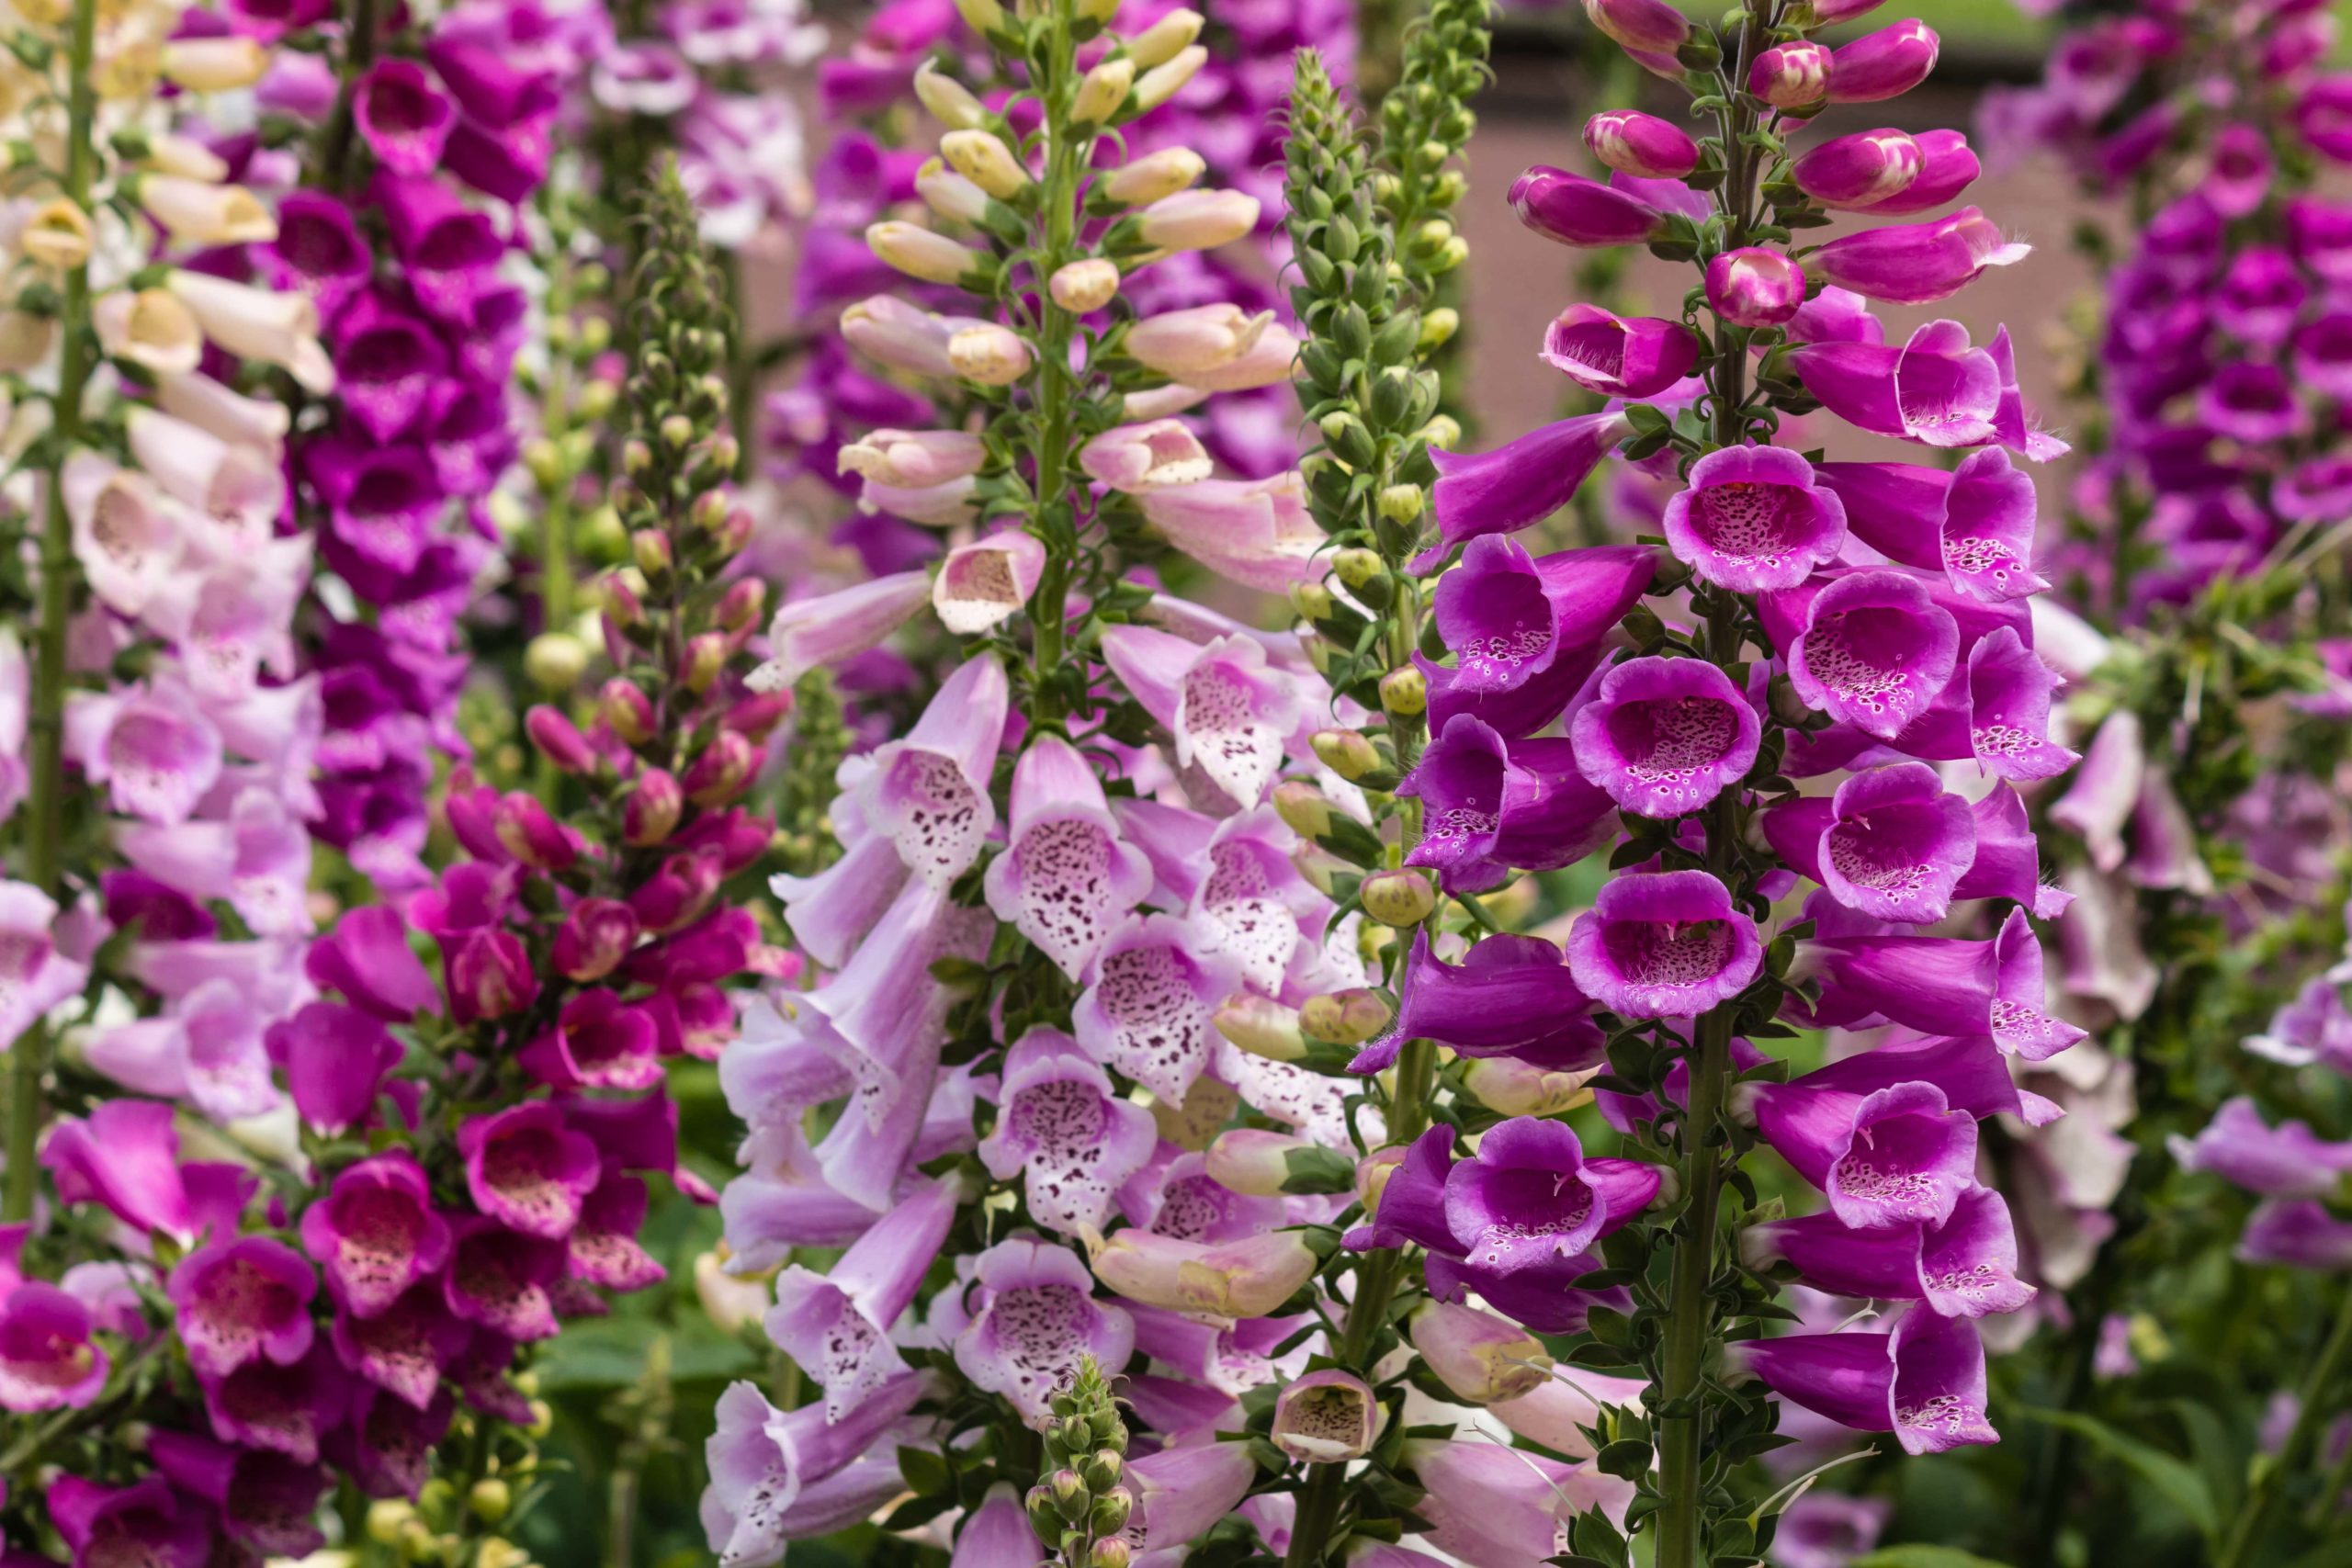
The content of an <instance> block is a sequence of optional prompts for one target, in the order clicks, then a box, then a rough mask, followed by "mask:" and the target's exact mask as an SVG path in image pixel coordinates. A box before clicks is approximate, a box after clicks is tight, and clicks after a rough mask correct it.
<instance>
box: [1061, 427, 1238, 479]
mask: <svg viewBox="0 0 2352 1568" xmlns="http://www.w3.org/2000/svg"><path fill="white" fill-rule="evenodd" d="M1078 466H1079V467H1080V468H1082V469H1084V470H1085V471H1086V474H1087V477H1088V478H1090V479H1093V480H1095V481H1096V482H1097V483H1099V484H1103V485H1107V486H1109V487H1110V488H1111V489H1113V490H1115V491H1125V492H1126V493H1127V494H1129V495H1141V494H1143V493H1145V492H1146V491H1155V490H1163V489H1165V488H1167V487H1168V486H1170V485H1185V484H1192V483H1194V482H1195V481H1197V480H1200V479H1208V478H1209V477H1211V476H1212V475H1213V474H1214V473H1215V472H1216V465H1215V464H1214V463H1213V462H1212V461H1211V460H1210V458H1209V454H1208V448H1207V447H1205V446H1202V445H1201V441H1200V437H1198V436H1196V435H1194V434H1193V433H1192V431H1191V430H1189V429H1187V428H1186V427H1185V425H1184V423H1183V422H1182V421H1181V420H1174V419H1155V420H1148V421H1146V422H1145V423H1140V424H1123V425H1119V426H1117V427H1115V428H1114V429H1111V430H1106V431H1104V432H1103V434H1100V435H1098V436H1096V437H1094V438H1093V439H1092V440H1091V441H1089V442H1088V443H1087V444H1086V445H1085V446H1081V447H1080V448H1079V452H1078Z"/></svg>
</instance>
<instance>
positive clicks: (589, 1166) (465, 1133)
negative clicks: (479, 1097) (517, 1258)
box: [458, 1100, 603, 1240]
mask: <svg viewBox="0 0 2352 1568" xmlns="http://www.w3.org/2000/svg"><path fill="white" fill-rule="evenodd" d="M458 1152H459V1153H460V1154H461V1155H463V1156H464V1157H465V1167H466V1188H467V1190H468V1191H469V1192H470V1193H471V1194H472V1195H473V1200H474V1203H475V1206H476V1207H478V1208H479V1209H481V1212H482V1213H485V1214H487V1215H489V1216H490V1217H491V1218H492V1219H494V1220H496V1221H498V1222H499V1223H500V1224H503V1225H505V1226H506V1227H507V1228H508V1229H510V1230H515V1231H519V1232H521V1233H522V1234H523V1235H535V1236H545V1237H548V1238H549V1239H550V1240H560V1239H561V1238H562V1237H563V1236H564V1235H568V1234H569V1233H570V1232H571V1227H572V1226H573V1225H574V1224H578V1223H579V1220H580V1208H581V1202H582V1199H583V1198H585V1197H586V1195H587V1193H588V1190H589V1189H591V1188H593V1187H594V1186H595V1185H596V1179H597V1178H598V1177H599V1176H600V1175H601V1174H602V1173H603V1164H602V1162H601V1161H600V1160H599V1159H598V1157H597V1153H596V1145H594V1143H592V1142H590V1141H589V1139H588V1138H587V1137H586V1136H585V1135H583V1134H580V1133H577V1132H574V1131H572V1130H571V1128H569V1127H567V1126H566V1125H565V1124H564V1119H563V1116H562V1114H561V1112H560V1111H558V1110H557V1109H556V1107H555V1106H554V1105H553V1104H552V1103H550V1102H548V1101H547V1100H530V1101H526V1103H524V1104H521V1105H515V1106H510V1107H508V1108H507V1109H506V1110H504V1111H496V1112H493V1113H492V1114H491V1115H488V1116H474V1117H469V1118H468V1119H467V1120H466V1122H464V1123H463V1124H462V1125H460V1126H459V1127H458Z"/></svg>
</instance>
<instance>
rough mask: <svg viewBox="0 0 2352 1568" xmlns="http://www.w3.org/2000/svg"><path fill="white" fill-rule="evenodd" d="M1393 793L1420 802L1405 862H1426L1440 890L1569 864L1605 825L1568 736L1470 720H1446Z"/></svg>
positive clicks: (1477, 887)
mask: <svg viewBox="0 0 2352 1568" xmlns="http://www.w3.org/2000/svg"><path fill="white" fill-rule="evenodd" d="M1397 794H1399V795H1412V796H1415V797H1417V798H1418V799H1419V801H1420V803H1421V813H1422V837H1421V841H1420V842H1419V844H1418V845H1416V846H1415V847H1414V850H1413V852H1412V853H1411V854H1410V855H1408V856H1407V857H1406V862H1405V863H1406V864H1408V865H1427V866H1435V867H1436V868H1437V870H1438V881H1439V883H1440V885H1441V886H1444V887H1445V889H1446V890H1447V891H1448V892H1453V891H1455V890H1457V889H1460V890H1463V891H1468V892H1479V891H1483V890H1485V889H1487V888H1489V887H1495V886H1500V885H1501V884H1502V883H1503V882H1504V881H1505V880H1506V879H1507V878H1508V877H1509V875H1510V872H1511V870H1512V869H1514V868H1516V869H1518V870H1521V871H1550V870H1554V869H1555V868H1557V867H1559V866H1564V865H1572V864H1574V863H1576V862H1577V861H1579V860H1581V859H1583V858H1584V857H1585V856H1586V855H1588V854H1589V853H1590V852H1592V850H1593V849H1594V847H1595V846H1596V844H1597V842H1598V841H1599V840H1600V839H1603V838H1605V837H1606V836H1607V835H1608V834H1609V833H1610V832H1611V831H1612V830H1613V829H1612V828H1611V819H1610V802H1609V798H1608V796H1607V795H1604V794H1603V793H1602V792H1601V791H1600V790H1599V789H1597V788H1595V787H1594V786H1593V785H1592V784H1589V783H1588V782H1587V781H1586V779H1585V777H1584V775H1583V773H1580V772H1579V771H1578V769H1577V753H1576V749H1575V747H1574V746H1573V745H1572V744H1571V743H1570V742H1568V741H1566V740H1558V739H1540V740H1510V741H1506V740H1505V739H1503V738H1502V737H1501V736H1499V735H1497V734H1496V733H1495V732H1494V731H1493V730H1492V729H1489V728H1487V726H1485V725H1483V724H1481V723H1479V722H1478V721H1477V720H1476V719H1475V718H1466V717H1455V718H1453V719H1450V720H1448V721H1447V723H1446V726H1445V728H1444V729H1443V730H1442V731H1441V732H1440V733H1439V735H1438V738H1437V739H1436V740H1435V741H1434V742H1432V743H1431V744H1430V748H1429V749H1428V750H1426V751H1424V752H1422V753H1421V761H1420V764H1419V766H1418V767H1416V768H1415V769H1414V770H1413V771H1412V773H1409V774H1408V775H1407V776H1406V778H1405V780H1404V782H1403V783H1401V784H1398V785H1397Z"/></svg>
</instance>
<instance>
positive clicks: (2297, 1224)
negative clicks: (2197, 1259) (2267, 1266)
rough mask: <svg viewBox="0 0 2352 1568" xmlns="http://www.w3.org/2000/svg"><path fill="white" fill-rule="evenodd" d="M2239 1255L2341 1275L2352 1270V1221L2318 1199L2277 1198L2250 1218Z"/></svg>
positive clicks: (2240, 1238)
mask: <svg viewBox="0 0 2352 1568" xmlns="http://www.w3.org/2000/svg"><path fill="white" fill-rule="evenodd" d="M2237 1256H2238V1258H2239V1260H2240V1261H2241V1262H2245V1263H2274V1264H2280V1265H2283V1266H2284V1267H2286V1268H2289V1269H2316V1270H2319V1271H2321V1272H2324V1273H2331V1274H2340V1273H2343V1272H2344V1271H2346V1269H2352V1220H2339V1219H2337V1218H2336V1217H2335V1215H2334V1214H2332V1213H2329V1212H2328V1210H2327V1206H2326V1205H2325V1204H2324V1203H2322V1202H2320V1201H2318V1200H2317V1199H2315V1198H2273V1199H2271V1200H2270V1201H2268V1202H2267V1203H2264V1204H2263V1205H2262V1206H2261V1207H2259V1208H2257V1209H2256V1210H2255V1212H2254V1213H2253V1216H2252V1217H2251V1218H2249V1219H2248V1220H2247V1221H2246V1223H2245V1231H2244V1232H2242V1233H2241V1234H2240V1235H2239V1236H2238V1247H2237Z"/></svg>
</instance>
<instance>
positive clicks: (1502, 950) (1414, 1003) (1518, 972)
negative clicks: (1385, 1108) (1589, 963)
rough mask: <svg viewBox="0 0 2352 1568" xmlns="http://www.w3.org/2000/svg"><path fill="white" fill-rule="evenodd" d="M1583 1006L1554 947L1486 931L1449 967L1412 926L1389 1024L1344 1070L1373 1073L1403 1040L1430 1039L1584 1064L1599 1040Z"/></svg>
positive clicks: (1462, 1050)
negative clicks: (1392, 1021)
mask: <svg viewBox="0 0 2352 1568" xmlns="http://www.w3.org/2000/svg"><path fill="white" fill-rule="evenodd" d="M1591 1009H1592V1001H1591V998H1589V997H1587V996H1586V995H1585V994H1584V993H1583V992H1582V991H1580V990H1578V989H1577V983H1576V980H1575V979H1574V977H1573V976H1570V975H1569V973H1568V967H1567V964H1566V960H1565V959H1564V958H1563V957H1562V955H1561V953H1560V950H1559V948H1558V947H1557V946H1555V944H1553V943H1551V942H1546V941H1544V939H1543V938H1542V937H1532V936H1490V937H1487V938H1486V939H1485V940H1484V941H1482V942H1476V943H1475V944H1474V945H1473V946H1472V947H1471V948H1470V950H1469V952H1467V953H1464V954H1463V956H1462V962H1461V963H1460V964H1448V963H1446V962H1445V961H1444V960H1443V959H1441V958H1438V957H1437V956H1435V955H1434V954H1433V953H1430V939H1429V932H1428V931H1426V930H1423V931H1416V932H1415V933H1414V936H1413V948H1412V952H1411V953H1410V954H1409V955H1408V957H1407V959H1406V962H1405V969H1404V973H1403V975H1402V976H1400V978H1399V980H1398V982H1397V1021H1396V1023H1395V1024H1394V1025H1393V1026H1392V1027H1391V1028H1390V1030H1389V1032H1388V1033H1387V1034H1386V1035H1385V1036H1384V1037H1383V1038H1382V1039H1381V1040H1380V1041H1377V1042H1375V1043H1373V1044H1371V1045H1367V1046H1365V1047H1364V1049H1363V1053H1362V1054H1360V1055H1358V1056H1357V1057H1356V1059H1355V1060H1354V1061H1353V1062H1351V1063H1350V1064H1349V1068H1350V1070H1351V1071H1353V1072H1359V1073H1363V1072H1378V1071H1380V1070H1382V1069H1383V1068H1385V1066H1387V1065H1388V1062H1389V1061H1390V1060H1391V1059H1393V1058H1394V1056H1395V1055H1396V1053H1397V1047H1398V1045H1399V1044H1401V1043H1403V1042H1404V1041H1407V1040H1434V1041H1436V1042H1437V1043H1439V1044H1441V1045H1443V1046H1446V1047H1447V1048H1448V1049H1450V1050H1452V1051H1453V1052H1454V1053H1455V1054H1456V1055H1464V1056H1471V1057H1479V1056H1522V1057H1525V1058H1527V1059H1529V1060H1532V1061H1540V1062H1544V1063H1547V1064H1554V1065H1560V1066H1567V1065H1572V1064H1573V1065H1579V1066H1589V1065H1591V1064H1593V1063H1596V1062H1598V1061H1599V1060H1600V1043H1601V1038H1600V1029H1599V1027H1598V1026H1597V1025H1595V1024H1594V1022H1593V1021H1592V1019H1591V1017H1590V1016H1589V1015H1590V1012H1591Z"/></svg>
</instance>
